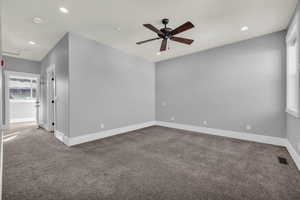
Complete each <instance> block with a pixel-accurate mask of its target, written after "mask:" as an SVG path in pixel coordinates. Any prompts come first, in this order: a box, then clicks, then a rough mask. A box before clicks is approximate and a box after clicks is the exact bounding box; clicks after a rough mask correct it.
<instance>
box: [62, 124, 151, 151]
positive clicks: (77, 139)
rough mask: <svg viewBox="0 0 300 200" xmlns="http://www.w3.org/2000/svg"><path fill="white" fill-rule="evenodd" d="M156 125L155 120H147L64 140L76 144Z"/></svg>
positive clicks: (68, 143) (69, 143)
mask: <svg viewBox="0 0 300 200" xmlns="http://www.w3.org/2000/svg"><path fill="white" fill-rule="evenodd" d="M154 125H155V122H154V121H153V122H146V123H142V124H135V125H130V126H125V127H121V128H116V129H111V130H105V131H101V132H97V133H91V134H86V135H83V136H78V137H70V138H67V141H66V140H64V143H65V144H67V145H68V146H74V145H77V144H82V143H86V142H91V141H94V140H98V139H102V138H106V137H110V136H114V135H119V134H122V133H127V132H130V131H135V130H138V129H142V128H146V127H150V126H154Z"/></svg>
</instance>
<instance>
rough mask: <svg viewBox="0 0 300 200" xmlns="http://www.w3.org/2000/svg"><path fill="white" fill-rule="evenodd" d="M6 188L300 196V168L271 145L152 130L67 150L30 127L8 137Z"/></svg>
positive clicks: (73, 195)
mask: <svg viewBox="0 0 300 200" xmlns="http://www.w3.org/2000/svg"><path fill="white" fill-rule="evenodd" d="M277 156H283V157H286V158H287V160H288V163H289V165H283V164H280V163H278V159H277ZM3 189H4V200H62V199H64V200H150V199H151V200H202V199H203V200H204V199H205V200H206V199H207V200H208V199H209V200H229V199H230V200H238V199H241V200H250V199H251V200H294V199H295V200H297V199H300V173H299V171H298V170H297V169H296V166H295V164H294V163H293V161H292V159H291V157H290V156H289V154H288V152H287V151H286V149H285V148H282V147H276V146H272V145H265V144H258V143H252V142H245V141H240V140H234V139H228V138H223V137H216V136H209V135H204V134H197V133H192V132H186V131H179V130H174V129H168V128H162V127H150V128H146V129H142V130H139V131H134V132H130V133H127V134H123V135H119V136H114V137H110V138H106V139H102V140H99V141H95V142H91V143H86V144H82V145H79V146H76V147H72V148H68V147H66V146H64V145H63V144H61V143H60V142H59V141H57V140H56V139H55V138H54V137H53V135H52V134H50V133H47V132H44V131H43V130H36V129H34V128H29V129H26V130H24V131H22V132H21V133H20V134H18V136H17V137H15V138H12V139H11V140H7V141H5V144H4V188H3Z"/></svg>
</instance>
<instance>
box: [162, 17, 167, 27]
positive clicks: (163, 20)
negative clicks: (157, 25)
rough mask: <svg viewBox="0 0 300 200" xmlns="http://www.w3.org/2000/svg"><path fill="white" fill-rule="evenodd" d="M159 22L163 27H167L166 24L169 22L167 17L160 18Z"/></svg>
mask: <svg viewBox="0 0 300 200" xmlns="http://www.w3.org/2000/svg"><path fill="white" fill-rule="evenodd" d="M161 22H162V23H163V24H164V25H165V27H167V24H168V23H169V19H167V18H164V19H162V20H161Z"/></svg>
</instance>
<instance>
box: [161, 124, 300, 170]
mask: <svg viewBox="0 0 300 200" xmlns="http://www.w3.org/2000/svg"><path fill="white" fill-rule="evenodd" d="M156 125H158V126H163V127H168V128H175V129H181V130H186V131H192V132H197V133H204V134H209V135H216V136H222V137H228V138H234V139H240V140H246V141H252V142H259V143H264V144H272V145H276V146H283V147H286V148H287V150H288V152H289V154H290V155H291V157H292V159H293V160H294V162H295V164H296V166H297V168H298V169H299V170H300V156H299V154H298V153H297V152H296V150H295V149H294V148H293V146H292V145H291V143H290V142H289V140H288V139H287V138H279V137H271V136H265V135H258V134H253V133H243V132H236V131H228V130H221V129H214V128H206V127H199V126H193V125H185V124H177V123H171V122H162V121H157V122H156Z"/></svg>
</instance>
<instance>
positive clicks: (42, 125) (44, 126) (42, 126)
mask: <svg viewBox="0 0 300 200" xmlns="http://www.w3.org/2000/svg"><path fill="white" fill-rule="evenodd" d="M39 126H40V127H41V128H43V129H45V130H46V131H50V129H49V128H48V125H47V124H40V125H39Z"/></svg>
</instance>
